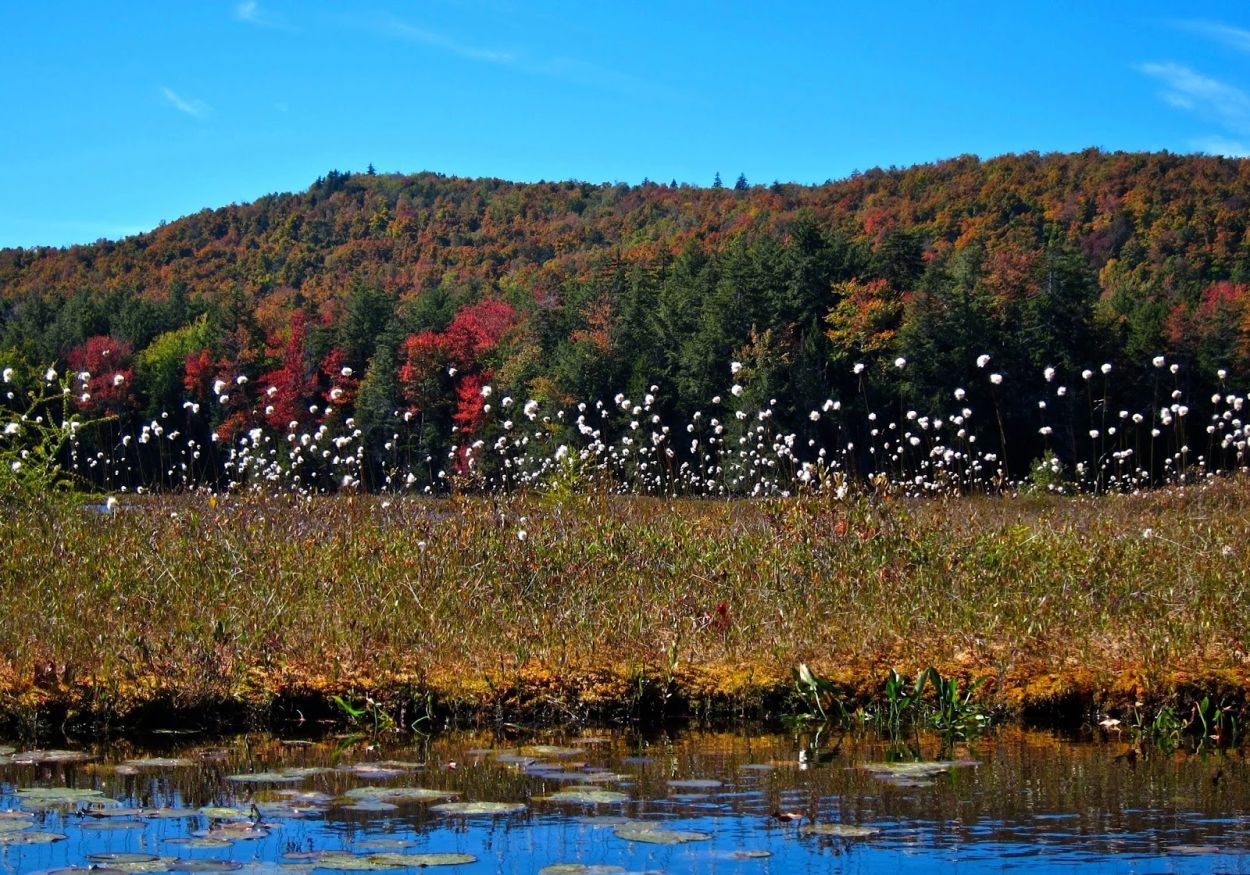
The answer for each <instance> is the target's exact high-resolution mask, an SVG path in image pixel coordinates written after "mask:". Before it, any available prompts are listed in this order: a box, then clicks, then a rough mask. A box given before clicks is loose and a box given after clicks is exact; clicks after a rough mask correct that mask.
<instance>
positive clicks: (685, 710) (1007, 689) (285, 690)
mask: <svg viewBox="0 0 1250 875" xmlns="http://www.w3.org/2000/svg"><path fill="white" fill-rule="evenodd" d="M1035 668H1036V671H1034V672H1027V673H1026V672H1024V671H1020V672H1016V673H1015V674H1014V675H1013V676H1012V677H1009V678H1003V679H1001V681H999V683H997V684H996V683H994V679H991V678H990V677H989V676H987V675H975V674H974V673H968V674H967V675H965V676H964V677H963V678H961V680H963V681H972V680H976V679H977V678H978V677H979V678H984V679H985V681H986V685H985V686H984V687H983V688H982V690H983V691H982V693H981V695H980V696H979V697H978V701H979V704H981V705H982V706H983V707H985V708H986V709H987V710H989V711H990V712H991V713H992V714H993V715H994V717H995V719H996V720H998V721H1001V722H1006V723H1013V724H1020V725H1026V726H1032V727H1055V728H1071V727H1076V726H1082V725H1093V724H1094V723H1096V722H1097V721H1098V719H1100V718H1102V717H1105V716H1106V715H1111V714H1120V715H1127V714H1131V713H1134V712H1135V711H1136V712H1138V713H1143V714H1153V713H1156V712H1157V711H1158V710H1159V709H1160V708H1162V707H1164V706H1169V705H1170V706H1172V707H1173V708H1175V709H1177V710H1178V711H1179V712H1180V713H1181V714H1182V716H1185V715H1187V714H1188V712H1189V710H1190V709H1191V707H1192V706H1193V705H1194V704H1195V703H1197V702H1199V701H1201V700H1202V699H1203V698H1208V699H1210V700H1211V701H1216V702H1219V703H1221V704H1222V706H1223V707H1225V708H1227V709H1228V710H1229V711H1230V712H1231V713H1233V714H1234V715H1237V716H1238V717H1239V719H1243V720H1244V717H1245V715H1246V713H1247V703H1248V702H1250V671H1242V672H1237V671H1232V670H1227V669H1225V670H1212V671H1209V672H1205V673H1194V672H1191V671H1187V670H1178V671H1176V672H1174V673H1172V674H1171V675H1168V676H1160V677H1154V678H1146V677H1143V676H1142V675H1141V674H1140V673H1138V672H1136V671H1134V670H1131V669H1128V670H1124V671H1122V672H1121V673H1119V674H1110V673H1099V672H1097V671H1093V670H1090V669H1085V668H1073V669H1070V670H1068V671H1066V672H1065V671H1062V670H1059V671H1056V670H1051V669H1048V668H1047V667H1045V666H1036V667H1035ZM939 670H940V669H939ZM887 671H888V669H887ZM947 671H948V672H950V671H951V669H948V670H947ZM744 676H745V677H744ZM950 676H953V677H959V676H958V675H950ZM825 677H827V678H829V679H830V680H831V681H832V682H833V683H834V685H835V687H836V688H837V690H838V695H839V698H840V702H841V703H842V705H843V706H844V707H845V708H846V709H847V710H848V711H854V710H855V709H857V708H858V709H865V710H866V711H871V710H872V709H873V708H874V707H879V706H880V705H881V704H882V701H883V693H882V677H883V673H882V672H880V671H872V670H871V669H870V668H868V667H861V668H858V669H849V668H842V669H840V670H836V671H832V672H830V673H829V674H827V675H825ZM336 699H341V700H343V701H346V702H347V703H349V704H351V705H353V706H354V707H356V708H357V709H358V710H360V711H363V712H364V714H363V715H362V716H359V717H356V718H351V717H349V716H348V715H347V714H346V713H345V712H344V710H343V709H342V707H341V706H340V705H338V704H336V701H335V700H336ZM374 708H376V714H375V713H374V711H373V710H372V709H374ZM0 709H3V710H0V727H4V728H6V729H7V730H8V731H9V732H10V733H18V734H22V733H25V732H29V731H44V730H48V729H58V728H64V729H73V730H75V731H80V732H81V731H87V732H100V733H111V732H121V731H143V730H151V729H157V728H170V727H195V728H200V729H212V730H227V729H263V730H270V731H282V730H283V729H291V728H293V727H298V726H302V725H304V724H306V723H321V724H340V725H344V726H353V725H354V726H359V727H363V728H365V729H369V728H371V727H373V726H376V722H377V721H378V720H380V721H381V723H382V725H384V726H385V727H387V728H389V729H394V730H397V731H401V732H402V731H422V732H426V731H432V730H437V729H443V728H452V727H468V726H491V725H499V724H505V723H507V724H524V725H529V726H534V727H554V726H561V725H608V724H630V725H655V724H660V723H673V722H676V723H690V722H694V723H712V724H717V725H723V724H727V723H733V722H737V721H743V722H751V723H758V722H764V723H776V722H779V721H782V720H784V719H786V718H788V717H793V716H795V715H799V714H806V713H809V712H810V706H809V705H808V703H807V702H806V700H804V699H803V697H802V696H801V695H799V694H798V692H797V691H796V687H795V685H794V682H793V680H792V679H791V678H790V677H784V676H781V675H780V674H779V673H777V672H770V671H767V670H762V671H760V672H758V673H757V672H754V671H750V670H744V669H743V668H742V667H740V666H735V667H729V666H697V667H696V666H689V667H685V668H683V669H681V670H679V671H677V672H676V673H674V674H673V675H671V676H670V675H669V674H668V673H667V672H661V671H656V672H653V673H642V674H632V673H631V674H626V673H624V672H621V671H616V670H613V669H610V668H604V669H597V670H588V671H586V672H583V673H576V674H572V675H564V676H561V677H558V678H556V677H553V676H552V675H551V674H550V673H549V672H547V671H546V670H544V669H542V668H541V667H538V666H527V667H526V668H525V669H523V670H522V671H520V672H519V673H513V674H511V675H510V676H507V677H489V676H484V677H481V678H478V679H476V680H475V681H474V682H469V683H465V682H462V681H460V680H458V679H457V678H456V677H455V676H453V675H445V676H443V677H441V678H426V679H424V680H417V679H415V678H414V677H411V676H405V675H399V676H378V677H367V676H356V677H354V678H353V679H352V681H351V682H350V683H348V682H344V681H343V680H331V679H329V678H326V677H320V676H317V675H315V674H311V673H310V674H303V673H302V672H300V671H299V670H296V671H293V672H274V673H266V672H260V671H257V672H256V673H255V674H254V675H253V677H252V684H251V686H250V688H249V689H248V690H246V691H239V692H237V693H236V694H235V695H233V696H230V697H228V698H227V697H221V698H209V697H205V696H204V695H203V694H202V693H200V694H198V695H197V697H194V698H193V697H192V696H191V695H188V693H187V692H186V691H183V690H179V689H177V688H174V687H171V686H170V685H168V684H166V683H163V682H162V680H161V679H159V678H154V677H147V678H131V679H127V680H125V681H121V682H118V681H116V680H112V681H110V680H104V679H96V678H92V679H87V680H86V681H85V682H83V683H77V684H67V683H60V682H58V683H52V684H45V685H42V686H37V685H34V684H30V685H27V686H24V687H18V686H16V685H9V686H7V687H6V688H5V689H4V690H3V691H0ZM383 715H384V716H383Z"/></svg>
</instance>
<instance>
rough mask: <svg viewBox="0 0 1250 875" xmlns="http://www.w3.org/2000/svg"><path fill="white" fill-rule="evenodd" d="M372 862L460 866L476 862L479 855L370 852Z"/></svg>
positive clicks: (421, 865)
mask: <svg viewBox="0 0 1250 875" xmlns="http://www.w3.org/2000/svg"><path fill="white" fill-rule="evenodd" d="M367 859H368V860H369V861H370V862H375V863H382V864H388V865H394V866H420V867H421V868H426V867H428V866H459V865H462V864H464V863H476V862H477V857H475V856H473V855H472V854H370V855H369V856H368V858H367Z"/></svg>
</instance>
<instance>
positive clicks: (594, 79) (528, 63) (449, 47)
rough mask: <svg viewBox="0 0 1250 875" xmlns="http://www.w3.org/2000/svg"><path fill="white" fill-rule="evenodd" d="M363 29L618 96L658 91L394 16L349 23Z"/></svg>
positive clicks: (571, 62)
mask: <svg viewBox="0 0 1250 875" xmlns="http://www.w3.org/2000/svg"><path fill="white" fill-rule="evenodd" d="M350 23H351V24H354V25H355V26H357V27H360V28H362V29H368V30H373V31H375V32H380V33H382V34H385V35H386V36H389V37H391V38H393V39H401V40H406V41H407V42H411V43H416V44H418V45H423V46H429V47H430V48H434V49H438V50H440V51H443V52H446V53H448V54H451V55H455V56H456V57H459V58H464V59H465V60H468V61H477V62H480V63H484V64H494V65H497V66H501V67H508V68H510V69H513V70H516V71H517V72H519V73H525V74H528V75H531V76H545V77H549V78H552V79H563V80H565V81H569V82H575V83H578V84H580V85H588V86H591V87H596V88H602V89H606V90H612V91H617V92H621V93H632V92H640V91H647V92H648V93H650V94H652V95H653V96H655V95H656V94H657V93H659V89H656V88H655V87H653V86H649V85H648V84H647V83H645V82H643V81H642V80H640V79H637V78H635V77H633V76H630V75H628V74H624V73H619V72H617V71H615V70H610V69H607V68H605V67H602V66H600V65H598V64H595V63H592V62H590V61H583V60H579V59H576V58H568V57H546V58H544V57H534V56H532V55H530V54H527V53H526V52H523V51H520V50H517V49H503V48H491V47H486V46H481V45H473V44H470V43H466V42H463V41H462V40H459V39H457V38H456V37H454V36H451V35H450V34H447V33H443V32H440V31H437V30H430V29H429V28H425V27H420V26H418V25H415V24H411V23H410V22H407V21H404V20H403V19H401V18H398V17H397V16H394V15H384V16H381V17H378V18H372V19H364V18H360V19H356V20H354V21H351V22H350Z"/></svg>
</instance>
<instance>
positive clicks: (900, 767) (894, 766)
mask: <svg viewBox="0 0 1250 875" xmlns="http://www.w3.org/2000/svg"><path fill="white" fill-rule="evenodd" d="M955 765H956V763H954V762H952V761H950V760H937V761H933V762H927V763H865V764H864V765H863V766H861V768H862V769H864V771H866V772H872V773H873V774H874V775H883V776H886V777H899V778H932V777H934V776H936V775H941V774H943V773H944V772H949V771H950V770H951V768H953V767H954V766H955Z"/></svg>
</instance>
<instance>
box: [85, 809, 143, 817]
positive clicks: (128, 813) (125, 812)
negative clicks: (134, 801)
mask: <svg viewBox="0 0 1250 875" xmlns="http://www.w3.org/2000/svg"><path fill="white" fill-rule="evenodd" d="M143 811H144V809H142V808H93V809H91V810H90V811H89V812H87V813H89V814H90V815H91V816H92V817H105V818H107V817H118V818H122V817H142V816H143Z"/></svg>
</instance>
